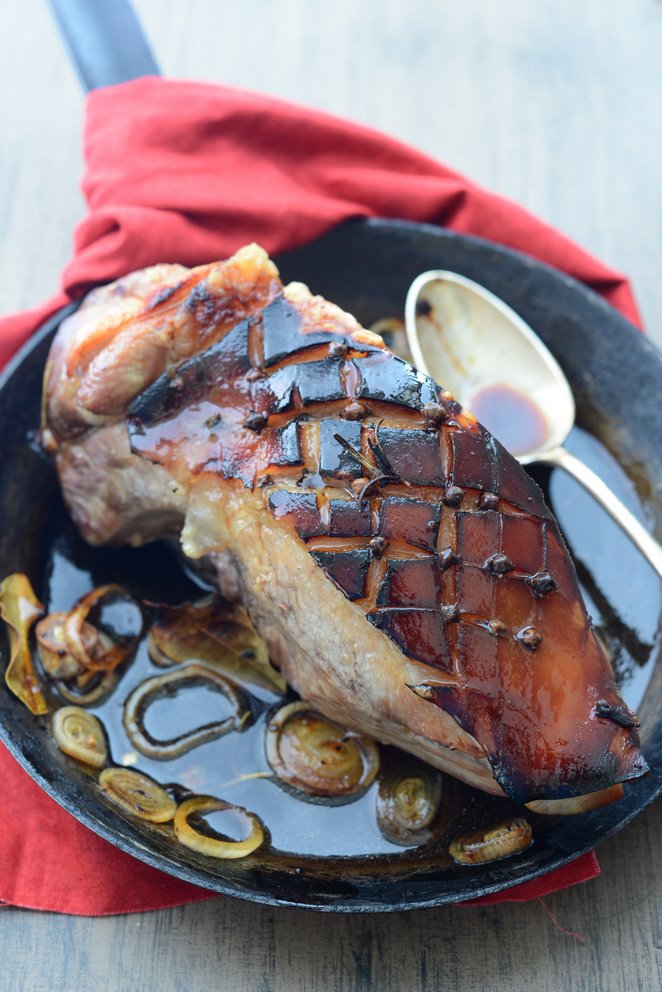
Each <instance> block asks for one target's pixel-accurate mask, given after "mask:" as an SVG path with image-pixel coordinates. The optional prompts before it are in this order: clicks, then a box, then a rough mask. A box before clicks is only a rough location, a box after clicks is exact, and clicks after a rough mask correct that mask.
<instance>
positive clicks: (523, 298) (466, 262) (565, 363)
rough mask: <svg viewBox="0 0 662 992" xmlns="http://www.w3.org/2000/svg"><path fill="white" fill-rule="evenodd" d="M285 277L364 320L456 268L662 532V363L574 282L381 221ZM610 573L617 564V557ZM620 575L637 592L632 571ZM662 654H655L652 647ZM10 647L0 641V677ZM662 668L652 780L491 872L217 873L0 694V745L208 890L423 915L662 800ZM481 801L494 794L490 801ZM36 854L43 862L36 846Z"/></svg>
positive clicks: (468, 243) (24, 476) (39, 487)
mask: <svg viewBox="0 0 662 992" xmlns="http://www.w3.org/2000/svg"><path fill="white" fill-rule="evenodd" d="M278 262H279V265H280V268H281V272H282V275H283V279H284V280H285V281H289V280H291V279H297V280H301V281H304V282H307V283H308V284H309V285H310V287H311V289H313V290H314V291H316V292H320V293H322V294H324V295H325V296H327V297H328V298H329V299H331V300H333V301H334V302H337V303H339V304H340V305H341V306H343V307H345V308H347V309H348V310H350V311H351V312H354V313H355V314H356V315H357V316H358V317H359V319H361V320H362V321H363V322H364V323H367V324H369V323H370V322H371V321H373V320H375V319H377V318H378V317H381V316H384V315H385V314H394V313H398V312H401V311H402V307H403V302H404V297H405V292H406V289H407V286H408V285H409V283H410V282H411V280H412V279H413V278H414V276H416V275H417V274H418V273H419V272H422V271H423V270H425V269H430V268H448V269H453V270H455V271H457V272H460V273H463V274H464V275H467V276H470V277H471V278H474V279H477V280H478V281H480V282H482V283H484V284H485V285H486V286H487V287H488V288H489V289H491V290H492V291H493V292H495V293H497V294H498V295H499V296H501V297H503V298H504V299H505V300H506V301H507V302H508V303H510V304H511V306H513V307H514V308H515V309H516V310H517V311H518V312H519V313H521V314H522V316H523V317H524V319H525V320H527V321H529V323H530V324H531V325H532V326H533V327H534V328H535V329H536V330H537V331H538V332H539V333H540V335H541V337H542V338H543V340H544V341H545V342H546V343H547V344H548V345H549V347H550V348H551V349H552V351H553V352H554V354H555V355H556V357H557V359H558V360H559V362H560V363H561V365H562V367H563V369H564V371H565V372H566V374H567V375H568V377H569V379H570V382H571V384H572V386H573V389H574V392H575V396H576V399H577V406H578V413H579V420H580V423H581V424H582V425H583V426H584V427H586V428H587V429H588V430H590V431H591V432H592V433H593V434H594V435H595V436H596V437H597V438H599V440H600V441H601V442H602V443H603V444H604V445H605V446H606V447H607V448H609V449H610V450H611V452H612V453H613V455H614V456H615V457H616V459H617V460H618V461H619V462H620V464H621V465H622V466H623V467H624V468H625V470H626V471H627V473H628V475H629V476H630V478H631V479H632V480H633V482H634V484H635V486H636V488H637V491H638V493H639V496H640V498H641V500H642V502H643V503H644V504H646V505H647V506H648V508H649V510H650V513H651V514H652V515H654V516H655V521H656V525H657V530H658V533H659V532H660V530H661V529H662V507H661V505H660V500H659V494H660V490H661V489H662V410H661V409H660V404H659V396H660V388H661V387H662V358H661V357H660V355H659V354H658V352H657V351H656V350H655V349H654V348H653V347H652V345H651V344H650V343H649V342H648V341H647V340H646V339H645V338H644V337H643V336H642V335H640V334H639V333H638V332H637V331H636V330H635V329H634V328H632V327H631V326H630V325H629V324H628V323H627V321H625V320H624V319H623V318H622V317H621V316H619V315H618V314H617V313H616V312H615V311H614V310H612V309H611V308H610V307H609V306H608V305H607V304H605V303H604V302H603V301H602V300H601V299H599V298H598V297H597V296H596V295H594V294H593V293H592V292H590V291H589V290H587V289H586V288H584V287H583V286H581V285H580V284H579V283H576V282H574V281H573V280H571V279H569V278H567V277H565V276H563V275H561V274H559V273H558V272H556V271H554V270H552V269H549V268H547V267H546V266H544V265H541V264H540V263H538V262H535V261H533V260H531V259H529V258H526V257H524V256H523V255H520V254H518V253H516V252H513V251H509V250H507V249H505V248H502V247H499V246H496V245H494V244H491V243H488V242H486V241H482V240H479V239H477V238H469V237H464V236H459V235H456V234H452V233H450V232H447V231H443V230H440V229H438V228H433V227H429V226H425V225H418V224H410V223H404V222H400V221H388V220H375V221H360V222H359V221H357V222H351V223H348V224H344V225H342V226H341V227H339V228H337V229H336V230H335V231H332V232H331V233H330V234H328V235H326V236H324V237H322V238H320V239H319V240H317V241H315V242H314V243H312V244H310V245H308V246H306V247H304V248H301V249H298V250H297V251H294V252H290V253H288V254H287V255H285V256H283V257H281V258H280V259H279V260H278ZM71 309H72V308H68V309H67V310H65V311H63V312H61V313H60V314H58V315H57V316H56V317H55V318H53V319H52V320H50V321H48V323H47V324H45V325H44V326H43V327H42V328H41V330H40V331H39V332H38V334H37V335H36V336H35V337H34V338H33V339H32V340H31V341H30V342H29V344H28V345H27V346H26V347H25V348H24V349H23V351H22V352H21V353H20V354H19V355H18V356H17V357H16V358H15V360H14V361H13V362H12V363H11V365H10V366H9V367H8V368H7V370H6V371H5V373H4V375H3V376H2V379H1V380H0V423H1V424H2V425H3V431H2V433H1V434H0V514H1V518H2V521H3V526H2V533H1V534H0V577H2V576H4V575H6V574H8V573H10V572H13V571H25V572H27V573H28V575H29V576H30V577H31V578H32V580H33V581H34V582H35V584H36V586H37V587H39V585H40V581H39V580H40V571H41V570H43V563H44V560H45V553H46V549H47V546H48V542H49V540H50V535H49V526H50V524H49V521H50V520H51V519H52V507H53V504H54V503H56V502H57V501H58V498H59V497H58V491H57V485H56V479H55V475H54V472H53V469H52V466H51V464H50V463H49V461H48V460H47V459H46V458H45V457H44V456H43V455H42V454H41V453H40V452H39V451H38V449H37V448H36V446H35V445H34V444H33V443H31V440H30V435H31V432H33V431H34V430H35V428H36V426H37V424H38V420H39V402H40V391H41V378H42V373H43V368H44V363H45V360H46V356H47V353H48V348H49V344H50V341H51V339H52V336H53V333H54V331H55V329H56V328H57V326H58V324H59V322H60V320H61V319H62V317H63V316H64V315H65V314H66V313H68V312H70V310H71ZM610 567H612V568H614V569H616V570H618V568H619V562H618V561H612V563H611V565H610ZM642 567H643V572H639V573H638V576H637V577H636V581H637V582H639V584H640V596H641V597H647V599H648V601H649V603H650V607H651V609H652V610H653V611H654V612H653V616H654V617H655V616H657V612H656V610H657V607H658V605H659V601H660V587H659V583H658V581H657V579H656V578H655V576H654V575H653V573H652V572H649V571H648V569H647V566H642ZM628 573H629V574H628V576H627V577H625V576H624V581H627V582H628V583H631V582H632V581H633V577H632V574H631V571H630V570H628ZM655 650H657V646H656V648H655ZM6 662H7V645H6V642H5V641H4V638H3V643H2V644H1V646H0V668H1V669H2V670H4V667H5V665H6ZM661 702H662V666H661V665H660V663H659V662H658V664H657V666H656V668H655V671H654V674H653V676H652V678H651V681H650V683H649V685H648V688H647V690H646V693H645V697H644V701H643V703H642V704H641V705H640V706H639V715H640V718H641V724H642V734H641V736H642V748H643V751H644V753H645V755H646V758H647V760H648V762H649V764H650V766H651V772H650V774H649V775H648V776H646V777H645V778H643V779H640V780H639V781H637V782H634V783H632V784H629V785H628V787H627V790H626V795H625V797H624V798H623V799H622V800H620V801H619V802H617V803H614V804H613V805H611V806H609V807H607V808H605V809H601V810H596V811H593V812H591V813H585V814H581V815H580V816H577V817H566V818H557V819H554V820H552V821H549V822H548V826H547V827H546V828H545V829H544V830H543V831H542V832H541V834H540V835H539V836H538V837H537V839H536V842H535V844H534V845H533V847H531V848H530V850H529V851H528V852H526V853H525V854H523V855H520V856H518V857H517V858H513V859H509V860H507V861H504V862H501V863H498V862H497V863H495V864H493V865H487V866H484V867H482V868H481V867H471V868H448V867H444V868H440V867H439V865H438V864H437V865H436V864H435V863H434V861H430V859H428V860H421V861H418V862H417V861H416V860H415V858H414V859H408V858H407V857H404V858H399V857H398V858H393V857H392V856H390V857H379V858H374V859H370V858H362V859H350V860H346V859H328V860H327V859H321V860H318V861H316V860H315V859H308V860H304V861H301V860H300V859H296V858H293V857H291V856H288V855H284V856H282V857H280V858H277V859H272V860H271V861H269V863H268V864H266V865H264V866H262V867H255V866H251V867H247V865H246V864H245V863H242V862H228V861H221V862H219V863H218V864H214V865H212V866H210V863H209V860H208V859H204V858H201V857H199V856H197V855H195V854H193V853H192V852H190V851H188V850H187V849H185V848H182V847H181V846H179V845H177V844H175V843H174V842H173V841H172V840H170V839H169V838H168V837H165V836H163V835H162V834H159V833H158V832H154V831H153V830H150V829H149V828H147V827H145V826H143V825H141V824H140V823H135V822H133V821H130V820H129V819H127V818H125V817H124V816H123V815H122V814H121V813H120V812H117V811H115V810H113V809H111V808H109V807H108V806H106V805H104V804H103V803H102V802H101V801H100V800H99V798H98V793H96V792H95V791H94V790H93V789H92V787H91V780H90V778H89V777H88V775H87V774H86V773H85V772H84V770H82V769H81V768H80V767H79V766H77V765H76V763H75V762H73V761H71V760H69V759H65V758H64V756H63V755H61V754H60V752H59V751H58V750H57V748H56V746H55V745H54V744H53V742H52V740H51V739H50V736H49V735H48V733H47V731H46V730H45V729H44V728H43V727H42V726H41V725H40V724H39V722H38V721H37V720H36V719H35V718H34V717H33V716H32V715H31V714H30V713H29V712H28V710H27V709H26V708H25V707H24V706H23V705H22V704H21V703H19V701H18V700H17V699H16V698H15V697H14V696H12V695H11V694H10V693H9V691H8V690H7V689H6V687H5V686H4V684H2V685H0V739H2V741H3V742H4V743H5V745H6V746H7V747H8V748H9V750H10V751H11V752H12V754H13V755H14V756H15V758H16V759H17V760H18V761H19V762H20V764H21V765H22V766H23V767H24V768H25V769H26V771H27V772H28V773H29V774H30V775H31V776H32V777H33V778H34V779H35V780H36V781H37V782H38V783H39V784H40V785H41V786H42V788H44V789H45V791H46V792H47V793H48V794H49V795H50V796H52V797H53V798H54V799H55V800H56V801H57V802H58V803H60V805H61V806H63V807H64V808H65V809H67V810H68V811H69V812H70V813H72V814H73V815H74V816H75V817H77V818H78V819H79V820H80V821H81V822H82V823H84V824H86V825H87V826H88V827H90V828H91V829H92V830H94V831H96V832H97V833H98V834H100V835H101V836H102V837H105V838H106V839H107V840H109V841H111V843H113V844H115V845H116V846H117V847H119V848H120V849H121V850H123V851H126V852H127V853H129V854H132V855H134V856H136V857H138V858H140V859H141V860H142V861H145V862H147V863H148V864H151V865H153V866H154V867H156V868H160V869H162V870H163V871H165V872H168V873H170V874H171V875H175V876H177V877H179V878H182V879H185V880H187V881H189V882H194V883H196V884H198V885H201V886H204V887H206V888H208V889H211V890H214V891H217V892H223V893H227V894H229V895H234V896H240V897H243V898H245V899H250V900H253V901H256V902H264V903H269V904H272V905H287V906H300V907H306V908H313V909H320V910H326V911H336V912H374V911H391V910H405V909H417V908H421V907H426V906H436V905H441V904H444V903H449V902H456V901H460V900H466V899H472V898H475V897H477V896H481V895H485V894H487V893H490V892H497V891H499V890H500V889H503V888H506V887H508V886H510V885H512V884H514V883H517V882H523V881H527V880H529V879H533V878H535V877H537V876H539V875H542V874H544V873H545V872H547V871H549V870H551V869H553V868H555V867H557V866H559V865H562V864H565V863H566V862H568V861H570V860H572V859H573V858H575V857H577V856H578V855H579V854H581V853H583V852H585V851H588V850H589V849H590V848H591V847H593V846H594V845H595V844H596V843H597V842H599V841H601V840H603V839H604V838H606V837H609V836H610V835H611V834H613V833H614V832H615V831H617V830H619V829H621V828H622V827H623V826H625V825H626V824H627V823H628V822H629V821H630V820H631V819H632V818H633V817H634V816H636V815H637V814H638V813H639V812H640V811H641V810H642V809H644V808H645V807H646V806H647V805H648V804H649V803H651V802H652V801H653V799H654V798H655V797H656V796H657V795H658V794H659V792H660V791H661V790H662V721H661V720H660V716H659V712H660V703H661ZM485 801H486V802H487V801H492V800H489V798H488V797H485ZM35 856H37V857H38V852H35Z"/></svg>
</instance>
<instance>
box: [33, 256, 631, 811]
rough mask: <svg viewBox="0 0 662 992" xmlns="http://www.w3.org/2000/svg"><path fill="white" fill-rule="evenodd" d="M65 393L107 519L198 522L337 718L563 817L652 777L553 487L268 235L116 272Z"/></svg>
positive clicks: (49, 383)
mask: <svg viewBox="0 0 662 992" xmlns="http://www.w3.org/2000/svg"><path fill="white" fill-rule="evenodd" d="M45 389H46V406H45V411H46V412H45V423H44V425H43V430H42V437H43V441H44V445H45V446H46V447H47V448H48V449H49V450H50V451H52V452H53V454H54V457H55V460H56V465H57V469H58V473H59V477H60V481H61V484H62V489H63V492H64V496H65V500H66V502H67V505H68V507H69V509H70V511H71V513H72V515H73V517H74V520H75V521H76V523H77V524H78V526H79V528H80V529H81V531H82V533H83V535H84V536H85V537H86V538H87V539H88V540H89V541H91V542H92V543H94V544H104V543H121V542H128V543H131V544H135V545H137V544H141V543H143V542H144V541H147V540H152V539H154V538H156V537H160V536H163V535H169V534H178V535H181V542H182V547H183V550H184V552H185V553H186V554H187V555H188V556H189V557H191V558H203V557H205V558H207V559H209V560H210V561H211V563H212V564H213V565H214V567H215V569H216V571H217V574H218V583H219V586H220V588H221V590H222V591H223V592H224V594H225V595H227V596H234V597H238V598H241V599H242V600H243V602H244V603H245V605H246V607H247V608H248V610H249V613H250V615H251V618H252V619H253V622H254V623H255V625H256V627H257V629H258V630H259V632H260V633H261V635H262V636H263V637H264V638H265V640H266V641H267V644H268V646H269V650H270V654H271V656H272V658H273V659H274V661H275V662H277V663H278V664H279V665H280V667H281V670H282V673H283V675H284V676H285V678H286V679H287V681H288V682H289V683H290V684H291V685H292V686H293V687H294V688H295V689H296V690H297V692H299V694H300V695H301V696H303V697H304V699H306V700H308V701H309V702H311V703H312V704H314V706H315V707H316V708H317V709H318V710H319V711H321V712H322V713H323V714H325V715H326V716H327V717H329V718H330V719H332V720H333V719H335V720H338V722H340V723H341V724H342V725H343V726H348V727H350V728H353V729H355V730H357V731H360V732H362V733H364V734H368V735H371V736H373V737H375V738H376V739H378V740H381V741H383V742H387V743H394V744H397V745H398V746H400V747H402V748H404V749H405V750H408V751H411V752H412V753H414V754H416V755H418V756H419V757H422V758H423V759H424V760H426V761H428V762H429V763H430V764H433V765H435V766H436V767H438V768H440V769H442V770H445V771H448V772H450V773H451V774H453V775H456V776H457V777H459V778H461V779H463V780H464V781H466V782H468V783H470V784H471V785H474V786H476V787H478V788H481V789H484V790H485V791H488V792H492V793H495V794H500V793H502V792H505V793H507V794H508V795H510V796H512V797H513V798H515V799H517V800H519V801H522V802H529V801H536V800H541V799H543V800H548V801H549V800H555V799H559V800H564V811H568V802H567V800H568V798H569V797H574V796H581V795H583V794H585V793H595V794H596V795H595V804H599V803H600V802H601V801H604V799H605V798H607V799H611V798H614V797H615V796H616V795H617V794H618V790H614V789H613V786H614V785H615V784H616V783H619V782H622V781H625V780H627V779H631V778H635V777H637V776H639V775H641V774H643V773H644V772H645V771H646V763H645V761H644V759H643V757H642V755H641V753H640V751H639V746H638V744H639V742H638V736H637V725H636V719H635V717H634V716H633V714H632V713H631V712H630V711H629V710H628V709H627V707H626V706H625V704H624V703H623V701H622V699H621V697H620V695H619V693H618V690H617V688H616V686H615V683H614V680H613V674H612V671H611V668H610V665H609V661H608V659H607V657H606V654H605V652H604V650H603V648H602V646H601V644H600V643H599V641H598V639H597V638H596V635H595V633H594V630H593V628H592V625H591V623H590V620H589V618H588V617H587V615H586V610H585V608H584V605H583V602H582V599H581V595H580V592H579V588H578V585H577V579H576V575H575V571H574V567H573V565H572V562H571V560H570V557H569V555H568V553H567V550H566V548H565V546H564V544H563V540H562V538H561V535H560V533H559V529H558V526H557V524H556V522H555V520H554V518H553V517H552V515H551V513H550V512H549V510H548V509H547V507H546V506H545V504H544V502H543V499H542V496H541V494H540V491H539V490H538V488H537V486H536V485H535V484H534V483H533V481H532V480H531V479H530V478H529V477H528V475H527V474H526V473H525V471H524V470H523V469H522V468H521V467H520V465H519V464H518V463H517V462H516V461H515V460H514V459H513V458H512V457H511V456H510V455H509V454H507V452H506V451H505V450H504V449H503V448H502V447H501V446H500V445H499V443H498V442H497V441H496V440H495V439H494V438H493V437H492V436H491V435H490V434H488V432H487V431H485V430H484V429H483V428H482V427H481V426H480V424H479V423H478V422H477V421H476V420H475V418H474V417H473V416H472V415H471V414H470V413H469V412H468V411H466V410H464V409H462V408H461V407H460V405H459V404H458V403H457V402H455V400H454V399H453V398H452V397H451V396H450V395H449V394H448V393H446V392H444V390H443V388H441V387H440V386H438V385H437V384H436V383H435V382H433V381H432V380H431V379H430V378H429V377H427V376H425V375H423V374H421V373H420V372H418V371H417V370H416V369H415V368H413V366H411V365H410V364H408V363H407V362H405V361H403V360H402V359H400V358H398V357H396V356H395V355H393V354H392V353H391V352H390V351H388V350H387V349H386V348H385V346H384V344H383V342H382V340H381V339H380V338H379V337H378V336H376V335H374V334H371V333H370V332H369V331H366V330H364V329H363V328H361V327H360V325H359V324H358V323H357V322H356V320H355V319H354V318H353V317H351V316H350V315H349V314H347V313H344V312H343V311H342V310H340V309H339V308H338V307H336V306H334V305H333V304H331V303H329V302H328V301H326V300H324V299H322V298H320V297H315V296H312V295H311V294H310V292H309V291H308V290H307V288H306V287H304V286H302V285H300V284H296V283H295V284H290V285H288V286H286V287H283V286H282V285H281V283H280V280H279V278H278V273H277V270H276V268H275V266H274V265H273V263H272V262H271V261H270V260H269V259H268V258H267V256H266V254H265V253H264V252H263V251H262V250H261V249H259V248H258V247H257V246H249V247H247V248H245V249H242V250H241V251H240V252H238V253H237V254H236V255H235V256H233V258H231V259H229V260H228V261H226V262H220V263H214V264H211V265H206V266H201V267H200V268H198V269H192V270H187V269H184V268H182V267H181V266H169V265H162V266H156V267H154V268H152V269H147V270H144V271H143V272H138V273H133V274H131V275H129V276H127V277H125V278H124V279H121V280H119V281H118V282H117V283H114V284H112V285H111V286H107V287H104V288H101V289H98V290H95V291H94V292H93V293H91V294H90V295H89V296H88V298H87V299H86V301H84V303H83V305H82V306H81V308H80V309H79V311H78V312H77V313H76V314H75V315H73V316H72V317H70V318H69V319H68V320H67V321H65V322H64V323H63V325H62V327H61V328H60V331H59V333H58V335H57V337H56V340H55V342H54V345H53V348H52V352H51V358H50V362H49V368H48V371H47V375H46V385H45ZM603 790H608V791H607V792H606V793H605V794H604V796H603V797H601V796H600V795H599V793H601V792H602V791H603ZM590 804H591V803H590V802H589V803H588V805H590ZM571 805H572V804H570V806H571ZM553 808H554V807H553V803H549V802H548V804H547V808H546V811H550V812H551V811H553ZM582 808H587V804H586V800H583V806H582Z"/></svg>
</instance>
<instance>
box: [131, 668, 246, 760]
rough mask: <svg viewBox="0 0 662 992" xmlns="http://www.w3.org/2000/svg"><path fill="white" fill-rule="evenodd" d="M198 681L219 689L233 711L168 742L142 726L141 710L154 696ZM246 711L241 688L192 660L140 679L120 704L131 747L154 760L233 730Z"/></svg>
mask: <svg viewBox="0 0 662 992" xmlns="http://www.w3.org/2000/svg"><path fill="white" fill-rule="evenodd" d="M199 682H207V683H209V685H211V686H212V687H213V688H216V689H218V690H220V692H222V694H223V695H224V696H225V698H226V699H228V700H229V701H230V703H232V706H233V707H234V713H233V714H232V715H231V716H229V717H227V718H226V719H225V720H220V721H219V722H217V723H210V724H206V725H205V726H204V727H199V728H198V729H197V730H192V731H189V733H187V734H182V735H180V736H179V737H174V738H172V739H171V740H168V741H159V740H157V739H156V738H155V737H152V735H151V734H149V733H148V731H147V730H146V729H145V713H146V712H147V709H148V707H149V705H150V703H152V702H153V701H154V700H155V699H158V698H159V696H163V695H167V694H168V693H171V692H172V691H173V690H174V689H176V687H177V686H186V685H192V684H196V683H199ZM247 714H250V707H249V706H248V703H247V701H246V697H245V695H244V693H243V692H242V691H241V689H240V688H239V687H238V686H236V685H234V684H233V683H232V682H230V681H229V680H228V679H226V678H224V677H223V676H222V675H220V674H219V673H218V672H217V671H214V669H213V668H209V667H208V666H207V665H201V664H199V663H197V662H192V663H190V664H188V665H181V666H180V667H178V668H176V669H175V670H173V671H169V672H166V673H165V674H164V675H155V676H154V677H153V678H151V679H146V680H145V682H141V683H140V685H139V686H137V687H136V688H135V689H134V690H133V692H132V693H131V694H130V695H129V696H128V698H127V700H126V702H125V704H124V727H125V729H126V732H127V734H128V736H129V738H130V740H131V743H132V744H133V746H134V747H135V748H136V749H137V750H138V751H140V753H141V754H144V755H145V756H146V757H148V758H155V759H156V760H157V761H168V760H170V759H171V758H178V757H179V756H180V755H182V754H186V752H187V751H191V750H192V749H193V748H195V747H199V746H200V745H201V744H206V743H207V742H208V741H213V740H216V738H217V737H222V736H223V735H224V734H228V733H229V732H230V731H231V730H236V729H238V728H239V727H240V726H241V727H243V726H244V725H245V723H246V715H247Z"/></svg>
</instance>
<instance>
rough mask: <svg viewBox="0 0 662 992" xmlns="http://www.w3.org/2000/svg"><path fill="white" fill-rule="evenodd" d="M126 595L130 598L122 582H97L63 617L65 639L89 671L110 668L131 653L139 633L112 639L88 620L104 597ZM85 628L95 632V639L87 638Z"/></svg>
mask: <svg viewBox="0 0 662 992" xmlns="http://www.w3.org/2000/svg"><path fill="white" fill-rule="evenodd" d="M120 598H121V599H127V600H130V601H131V602H133V600H132V599H131V597H130V596H129V594H128V593H127V592H126V590H125V589H123V588H122V586H119V585H115V584H110V585H105V586H98V587H97V588H96V589H92V590H91V591H90V592H88V593H86V595H85V596H82V597H81V598H80V599H79V600H78V602H77V603H76V605H75V606H74V608H73V609H72V610H70V612H69V613H67V614H66V618H65V620H64V640H65V643H66V646H67V648H68V649H69V652H70V653H71V655H72V656H73V657H74V658H75V660H76V661H77V662H78V663H79V665H81V666H82V667H83V668H86V669H89V670H92V671H110V670H112V669H113V668H117V666H118V665H121V664H123V663H124V662H125V661H128V660H129V658H130V657H131V655H132V654H133V652H134V650H135V647H136V644H137V643H138V636H131V637H123V638H122V639H121V640H117V641H115V640H114V639H113V638H109V637H108V635H104V632H103V631H101V630H97V628H96V627H95V625H93V624H90V623H88V619H87V618H88V616H89V614H90V612H91V611H92V610H94V609H96V608H98V607H99V606H101V605H102V604H103V603H104V602H105V601H107V600H111V601H112V600H114V599H120ZM88 628H92V630H93V631H95V633H96V637H95V638H94V640H91V638H90V632H89V629H88Z"/></svg>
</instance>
